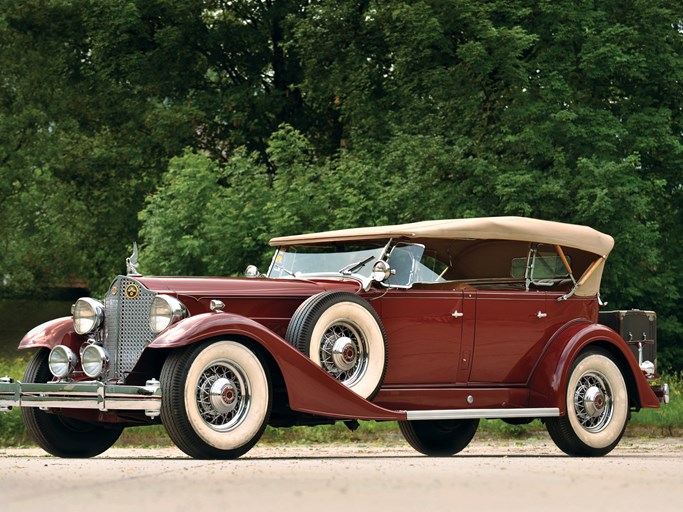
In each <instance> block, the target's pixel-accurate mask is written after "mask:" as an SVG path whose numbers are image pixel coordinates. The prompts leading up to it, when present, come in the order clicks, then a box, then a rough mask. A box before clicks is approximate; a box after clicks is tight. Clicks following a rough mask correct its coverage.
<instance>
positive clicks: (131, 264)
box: [126, 242, 142, 276]
mask: <svg viewBox="0 0 683 512" xmlns="http://www.w3.org/2000/svg"><path fill="white" fill-rule="evenodd" d="M126 272H127V275H129V276H141V275H142V274H141V273H140V272H138V244H136V243H135V242H133V254H131V255H130V257H128V258H126Z"/></svg>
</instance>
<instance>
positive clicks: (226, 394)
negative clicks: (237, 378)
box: [209, 377, 237, 414]
mask: <svg viewBox="0 0 683 512" xmlns="http://www.w3.org/2000/svg"><path fill="white" fill-rule="evenodd" d="M209 395H210V397H211V398H210V400H211V405H212V406H213V408H214V409H215V410H216V411H218V413H219V414H226V413H229V412H232V411H233V410H234V409H235V406H236V405H237V389H236V387H235V383H234V382H233V381H232V380H230V379H226V378H225V377H222V378H220V379H217V380H216V382H214V383H213V384H212V385H211V390H210V391H209Z"/></svg>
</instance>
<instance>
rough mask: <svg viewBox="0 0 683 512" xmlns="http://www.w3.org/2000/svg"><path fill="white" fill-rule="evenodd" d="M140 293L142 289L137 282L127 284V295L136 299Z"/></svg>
mask: <svg viewBox="0 0 683 512" xmlns="http://www.w3.org/2000/svg"><path fill="white" fill-rule="evenodd" d="M138 293H140V289H139V288H138V285H136V284H129V285H128V286H126V297H128V298H129V299H136V298H137V296H138Z"/></svg>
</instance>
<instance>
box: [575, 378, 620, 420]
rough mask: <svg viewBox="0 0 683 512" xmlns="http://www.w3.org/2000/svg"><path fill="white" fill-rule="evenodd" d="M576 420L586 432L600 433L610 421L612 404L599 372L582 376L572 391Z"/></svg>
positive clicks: (606, 386)
mask: <svg viewBox="0 0 683 512" xmlns="http://www.w3.org/2000/svg"><path fill="white" fill-rule="evenodd" d="M574 409H575V411H576V418H577V420H578V421H579V423H580V424H581V426H582V427H583V428H584V429H585V430H587V431H588V432H601V431H602V430H603V429H604V428H605V427H607V425H608V424H609V422H610V420H611V419H612V415H613V414H614V404H613V400H612V389H611V388H610V385H609V382H608V381H607V379H606V378H605V376H604V375H602V374H601V373H599V372H595V371H590V372H587V373H585V374H583V375H582V376H581V377H580V378H579V380H578V382H577V384H576V389H575V391H574Z"/></svg>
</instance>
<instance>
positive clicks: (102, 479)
mask: <svg viewBox="0 0 683 512" xmlns="http://www.w3.org/2000/svg"><path fill="white" fill-rule="evenodd" d="M471 508H474V509H475V510H477V511H482V510H503V511H509V510H525V511H529V510H544V511H551V510H552V511H563V510H571V511H576V510H600V511H612V510H614V511H630V510H641V511H646V510H657V511H668V510H683V439H682V438H665V439H656V440H640V439H625V440H623V441H622V443H621V444H620V445H619V446H618V447H617V448H616V449H615V450H614V451H613V452H612V453H611V454H609V455H608V456H606V457H601V458H570V457H567V456H565V455H564V454H562V453H561V452H560V451H559V450H557V448H555V446H554V445H553V444H552V442H551V441H549V440H544V439H541V440H525V441H487V440H482V441H477V440H476V439H475V441H473V442H472V444H471V445H470V446H469V447H468V448H467V449H466V450H464V451H463V452H461V453H460V454H459V455H456V456H453V457H447V458H429V457H424V456H421V455H419V454H418V453H416V452H415V451H413V450H412V449H411V448H409V447H407V446H403V445H396V444H392V445H389V446H382V445H353V444H336V445H306V446H291V445H289V446H273V445H263V446H257V447H256V448H254V449H252V450H251V451H250V452H249V453H248V454H247V455H246V456H244V457H242V458H241V459H239V460H234V461H202V460H193V459H190V458H188V457H186V456H185V455H184V454H183V453H182V452H180V451H179V450H176V449H174V448H163V449H129V448H112V449H110V450H109V451H107V452H106V453H104V454H103V455H101V456H99V457H96V458H94V459H78V460H67V459H57V458H54V457H50V456H47V455H45V454H44V453H43V452H42V451H40V450H38V449H0V511H2V512H14V511H33V510H35V511H38V510H41V511H45V510H58V509H61V510H68V511H79V510H88V511H97V512H106V511H117V512H121V511H128V510H136V511H137V510H140V511H153V510H164V511H184V512H187V511H191V512H199V511H204V510H216V511H219V510H221V511H222V510H224V511H226V512H228V511H229V512H233V511H243V510H244V511H248V512H252V511H253V512H255V511H269V510H273V511H276V510H277V511H289V510H291V511H308V510H311V511H312V510H315V511H327V510H334V511H338V510H339V511H341V510H362V511H370V510H373V511H374V510H411V511H413V510H415V511H419V512H433V511H436V510H459V511H461V510H465V509H471Z"/></svg>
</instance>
